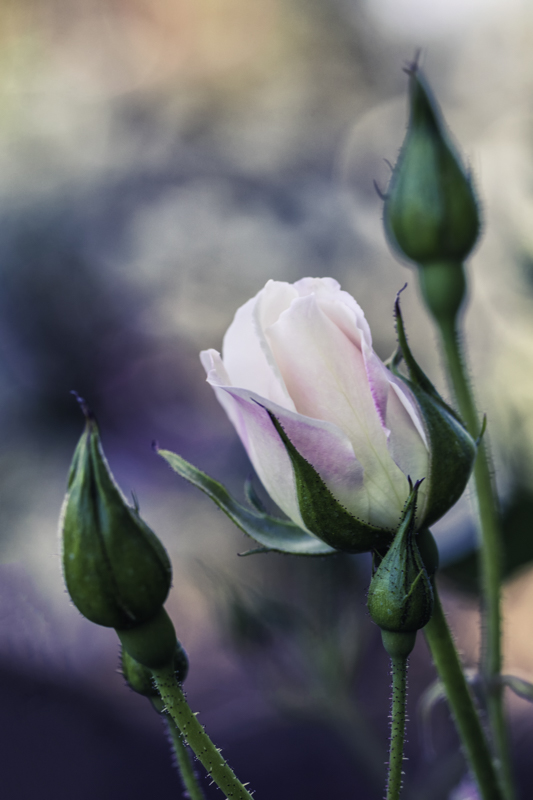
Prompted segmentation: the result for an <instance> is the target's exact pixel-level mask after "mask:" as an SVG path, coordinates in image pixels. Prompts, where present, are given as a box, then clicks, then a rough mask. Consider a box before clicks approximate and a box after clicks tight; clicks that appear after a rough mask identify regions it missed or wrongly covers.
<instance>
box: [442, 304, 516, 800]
mask: <svg viewBox="0 0 533 800" xmlns="http://www.w3.org/2000/svg"><path fill="white" fill-rule="evenodd" d="M437 321H438V323H439V328H440V332H441V336H442V342H443V346H444V352H445V356H446V366H447V370H448V374H449V378H450V381H451V383H452V386H453V390H454V393H455V396H456V398H457V403H458V405H459V410H460V412H461V415H462V416H463V418H464V421H465V423H466V426H467V428H468V431H469V433H470V434H471V436H473V437H474V438H476V437H478V436H479V433H480V420H479V417H478V413H477V411H476V407H475V403H474V399H473V395H472V392H471V389H470V385H469V382H468V378H467V372H466V369H465V366H464V359H463V355H462V352H461V345H460V340H459V336H458V331H457V327H456V322H455V320H453V321H450V320H448V321H446V320H442V319H441V320H437ZM474 485H475V490H476V495H477V503H478V513H479V522H480V530H481V540H482V546H481V549H480V573H481V594H482V602H483V615H484V617H485V619H484V624H483V625H482V637H483V638H482V648H481V665H480V666H481V675H482V678H483V682H484V686H485V690H486V694H487V711H488V715H489V720H490V725H491V730H492V734H493V741H494V748H495V751H496V755H497V757H498V760H499V762H500V768H501V772H502V781H503V787H504V793H505V797H506V800H514V797H515V792H514V782H513V776H512V768H511V758H510V752H509V744H508V737H507V726H506V722H505V715H504V708H503V687H502V684H501V683H500V681H499V675H500V672H501V668H502V649H501V577H502V576H501V563H502V547H501V530H500V514H499V508H498V499H497V495H496V489H495V486H494V483H493V481H492V476H491V463H490V456H489V453H488V452H487V448H486V446H485V443H484V442H483V441H482V442H481V443H480V445H479V448H478V454H477V458H476V463H475V465H474Z"/></svg>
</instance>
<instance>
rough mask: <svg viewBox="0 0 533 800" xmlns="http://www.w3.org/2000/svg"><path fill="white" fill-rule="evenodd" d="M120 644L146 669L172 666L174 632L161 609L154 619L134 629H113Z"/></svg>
mask: <svg viewBox="0 0 533 800" xmlns="http://www.w3.org/2000/svg"><path fill="white" fill-rule="evenodd" d="M115 631H116V634H117V636H118V638H119V639H120V643H121V644H122V647H123V648H124V650H125V651H126V652H127V653H129V655H130V656H131V657H132V658H133V659H134V660H135V661H137V662H138V663H139V664H141V665H142V666H143V667H148V669H162V668H163V667H168V666H173V664H174V657H175V654H176V643H177V638H176V631H175V630H174V625H173V624H172V620H171V619H170V617H169V616H168V614H167V612H166V611H165V609H164V608H163V607H161V608H160V609H159V611H158V612H157V614H156V615H155V616H154V617H151V618H150V619H149V620H147V621H146V622H141V623H140V624H139V625H135V627H134V628H125V629H120V628H115Z"/></svg>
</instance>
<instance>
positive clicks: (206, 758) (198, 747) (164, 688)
mask: <svg viewBox="0 0 533 800" xmlns="http://www.w3.org/2000/svg"><path fill="white" fill-rule="evenodd" d="M152 674H153V676H154V680H155V683H156V686H157V690H158V692H159V694H160V695H161V699H162V700H163V702H164V704H165V706H166V709H167V711H168V713H169V714H170V716H171V717H172V719H173V720H174V722H175V723H176V726H177V727H178V728H179V730H180V731H181V734H182V736H183V738H184V741H185V742H186V743H187V744H188V745H189V746H190V748H191V750H192V751H193V753H194V754H195V756H196V757H197V758H198V760H199V761H200V762H201V763H202V765H203V766H204V768H205V770H206V771H207V773H208V775H210V776H211V778H212V779H213V781H214V782H215V783H216V784H217V786H218V787H219V788H220V789H221V790H222V791H223V792H225V794H226V797H227V798H229V800H253V798H252V795H251V794H250V792H249V791H248V790H247V789H246V787H245V786H243V784H242V783H241V782H240V781H239V779H238V778H237V776H236V775H235V773H234V772H233V770H232V769H231V767H230V766H229V765H228V764H227V763H226V761H225V759H224V758H222V755H221V754H220V750H219V749H218V748H217V747H215V745H214V744H213V742H212V741H211V739H210V738H209V736H208V735H207V733H206V732H205V731H204V729H203V727H202V725H200V723H199V722H198V719H197V718H196V715H195V714H193V712H192V711H191V709H190V707H189V705H188V703H187V700H186V699H185V695H184V693H183V689H182V688H181V686H180V684H179V683H178V682H177V680H176V676H175V674H174V669H173V668H172V667H164V668H162V669H153V670H152Z"/></svg>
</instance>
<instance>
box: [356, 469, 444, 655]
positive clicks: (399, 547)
mask: <svg viewBox="0 0 533 800" xmlns="http://www.w3.org/2000/svg"><path fill="white" fill-rule="evenodd" d="M419 488H420V483H416V484H415V485H414V487H413V489H412V491H411V494H410V496H409V499H408V501H407V503H406V506H405V509H404V513H403V517H402V521H401V523H400V525H399V527H398V531H397V532H396V535H395V537H394V541H393V543H392V545H391V546H390V548H389V550H388V551H387V553H386V554H385V556H384V557H383V559H382V560H381V563H380V564H379V566H378V568H377V570H376V571H375V573H374V575H373V577H372V581H371V583H370V588H369V590H368V598H367V606H368V611H369V613H370V616H371V617H372V619H373V621H374V622H375V623H376V625H378V626H379V627H380V628H381V630H382V636H383V644H384V646H385V649H386V650H387V652H388V653H389V655H390V656H391V657H395V656H402V657H405V656H407V655H409V653H410V652H411V650H412V649H413V647H414V644H415V640H416V632H417V631H418V630H420V628H423V627H424V625H427V623H428V622H429V620H430V619H431V615H432V613H433V589H432V587H431V581H430V579H429V577H428V574H427V571H426V568H425V566H424V563H423V561H422V558H421V556H420V553H419V551H418V547H417V543H416V536H415V511H416V498H417V494H418V491H419Z"/></svg>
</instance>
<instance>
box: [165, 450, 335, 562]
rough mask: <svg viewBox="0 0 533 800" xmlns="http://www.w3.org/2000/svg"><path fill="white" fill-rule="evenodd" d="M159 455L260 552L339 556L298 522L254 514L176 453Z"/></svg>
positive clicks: (255, 512) (166, 452) (260, 512)
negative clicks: (219, 509) (226, 517)
mask: <svg viewBox="0 0 533 800" xmlns="http://www.w3.org/2000/svg"><path fill="white" fill-rule="evenodd" d="M158 453H159V455H160V456H161V457H162V458H164V459H165V461H167V463H168V464H170V466H171V467H172V469H173V470H174V471H175V472H177V473H178V475H181V477H182V478H185V479H186V480H188V481H189V483H192V484H193V485H194V486H197V487H198V489H201V490H202V492H205V494H206V495H207V496H208V497H210V498H211V500H213V501H214V502H215V503H216V504H217V506H218V507H219V508H221V509H222V511H224V513H225V514H227V515H228V517H229V518H230V519H231V521H232V522H234V523H235V525H237V527H238V528H240V529H241V530H242V531H243V532H244V533H245V534H246V535H247V536H250V537H251V538H252V539H254V540H255V541H256V542H258V543H259V544H260V545H261V550H260V551H259V552H269V551H274V552H276V553H290V554H292V555H304V556H325V555H330V554H331V553H334V552H335V550H334V549H333V547H330V546H329V545H328V544H326V543H325V542H322V541H320V539H317V538H316V537H315V536H313V535H312V534H310V533H309V532H308V531H306V530H304V529H303V528H300V527H298V525H295V524H294V522H290V521H288V520H287V521H285V520H283V519H278V518H277V517H272V516H270V515H269V514H266V513H264V512H262V511H260V510H259V509H258V508H257V507H254V510H253V511H252V510H250V509H248V508H245V507H244V506H242V505H241V504H240V503H238V502H237V501H236V500H235V499H234V498H233V497H232V496H231V495H230V493H229V492H228V490H227V489H226V488H225V487H224V486H222V484H221V483H218V481H215V480H213V478H210V477H209V475H206V474H205V472H201V470H199V469H197V468H196V467H194V466H193V465H192V464H189V462H188V461H185V459H184V458H181V456H178V455H176V453H171V452H170V450H158ZM256 552H257V551H256Z"/></svg>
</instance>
